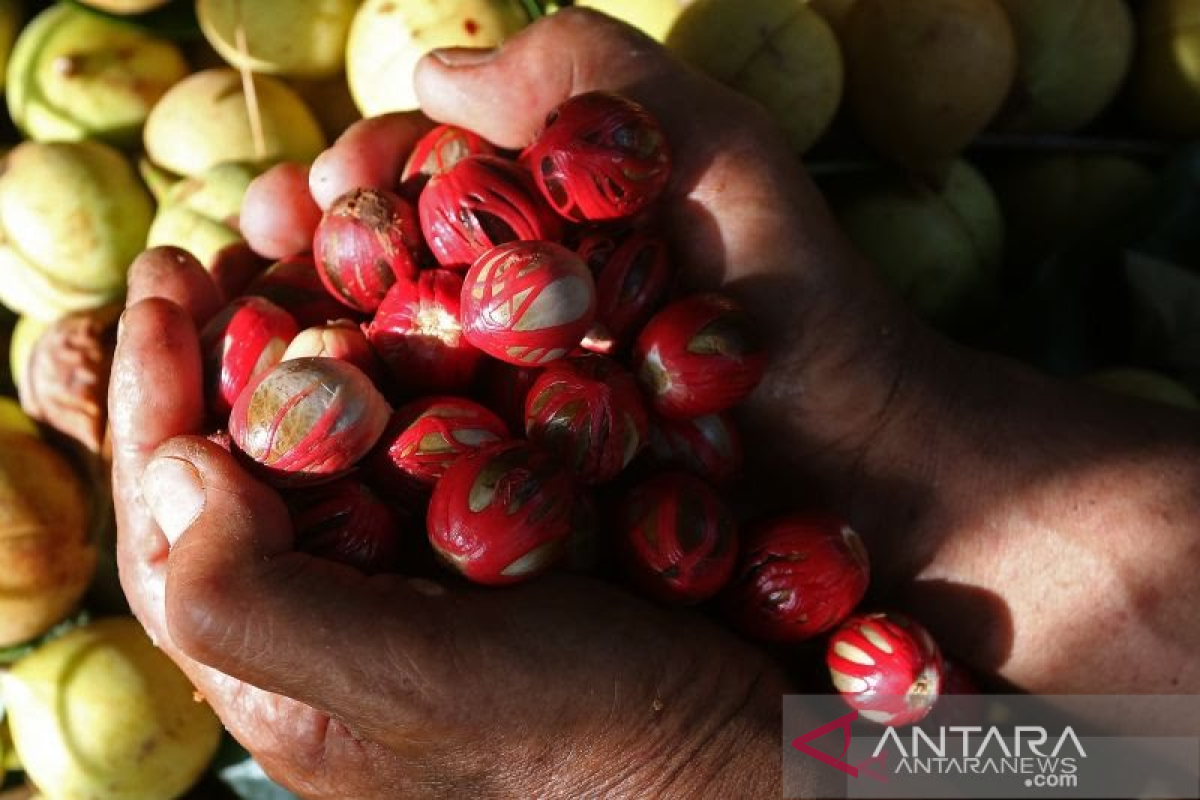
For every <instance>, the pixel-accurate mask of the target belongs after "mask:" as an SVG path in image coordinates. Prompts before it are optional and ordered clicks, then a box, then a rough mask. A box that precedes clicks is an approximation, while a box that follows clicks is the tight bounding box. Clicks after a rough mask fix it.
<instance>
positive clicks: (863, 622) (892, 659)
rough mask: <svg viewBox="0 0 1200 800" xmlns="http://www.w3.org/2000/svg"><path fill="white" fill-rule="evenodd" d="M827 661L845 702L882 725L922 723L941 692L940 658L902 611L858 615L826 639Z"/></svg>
mask: <svg viewBox="0 0 1200 800" xmlns="http://www.w3.org/2000/svg"><path fill="white" fill-rule="evenodd" d="M825 662H826V664H827V665H828V667H829V674H830V676H831V677H832V678H833V685H834V686H836V687H837V690H838V691H839V692H840V693H841V695H842V698H843V699H844V700H845V701H846V703H847V704H848V705H849V706H850V707H851V708H854V709H856V710H857V711H858V713H859V714H860V715H861V716H863V717H865V718H866V719H869V720H871V721H872V722H878V723H879V724H880V725H888V726H900V725H911V724H913V723H916V722H920V721H921V720H922V719H924V718H925V716H926V715H927V714H928V713H929V712H930V711H931V710H932V709H933V706H934V704H935V703H937V699H938V696H939V695H940V694H941V692H942V656H941V653H940V652H939V651H938V647H937V644H936V643H935V642H934V641H933V637H932V636H930V635H929V632H928V631H927V630H925V628H923V627H921V625H919V624H918V623H917V622H916V621H914V620H912V619H910V618H909V617H906V616H904V615H902V614H896V613H890V612H889V613H876V614H859V615H855V616H853V617H851V618H850V619H848V620H846V621H845V622H843V623H842V625H841V627H839V628H838V629H837V630H836V631H835V632H834V633H833V635H832V636H831V637H830V638H829V646H828V649H827V650H826V653H825Z"/></svg>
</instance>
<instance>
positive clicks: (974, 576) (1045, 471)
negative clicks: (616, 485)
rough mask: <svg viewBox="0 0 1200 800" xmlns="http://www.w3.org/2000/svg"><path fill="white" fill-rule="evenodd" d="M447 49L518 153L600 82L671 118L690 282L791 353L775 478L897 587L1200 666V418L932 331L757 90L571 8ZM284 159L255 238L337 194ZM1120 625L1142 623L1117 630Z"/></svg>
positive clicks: (1125, 675)
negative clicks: (846, 530)
mask: <svg viewBox="0 0 1200 800" xmlns="http://www.w3.org/2000/svg"><path fill="white" fill-rule="evenodd" d="M445 60H446V61H448V62H449V63H443V61H441V60H438V59H434V58H430V59H426V60H425V61H424V62H423V63H422V64H421V65H420V67H419V71H418V75H417V78H418V89H419V90H420V93H421V96H422V99H423V101H424V105H425V109H426V112H427V113H428V114H429V115H430V116H432V117H433V118H434V119H436V120H439V121H445V122H452V123H456V124H459V125H463V126H465V127H469V128H471V129H473V130H476V131H478V132H480V133H482V134H483V135H484V136H486V137H487V138H490V139H492V140H493V141H495V142H496V143H498V144H501V145H505V146H508V147H521V146H524V145H525V144H527V143H528V142H529V140H530V139H531V137H532V136H533V135H534V133H535V131H536V130H537V129H538V127H539V126H540V124H541V121H542V119H543V117H544V115H545V113H546V112H547V111H549V110H550V109H551V108H552V107H553V106H554V105H555V104H557V103H558V102H559V101H561V100H562V99H564V98H565V97H566V96H568V95H570V94H573V93H577V92H582V91H586V90H589V89H597V88H605V89H614V90H617V91H621V92H623V93H625V94H627V95H629V96H631V97H633V98H634V99H636V100H639V101H641V102H642V103H643V104H645V105H646V106H647V107H648V108H649V109H650V110H651V111H652V112H653V113H654V114H655V116H656V117H658V118H659V120H660V121H661V122H662V123H663V125H664V127H665V129H666V132H667V135H668V138H669V140H670V142H671V144H672V146H673V151H674V156H675V159H674V174H673V178H672V181H671V184H670V186H669V187H668V190H667V196H666V198H665V201H664V210H665V213H666V218H665V224H666V228H667V232H668V234H669V235H670V237H671V239H672V244H673V250H674V252H675V254H676V255H677V256H678V259H679V267H680V268H681V270H682V272H683V275H684V278H685V279H686V281H687V282H688V283H690V284H691V287H692V288H711V287H715V286H721V287H722V288H723V290H724V291H727V292H729V293H731V294H733V295H735V296H736V297H738V298H739V299H740V300H741V301H742V302H743V304H744V305H745V306H746V307H747V309H748V310H749V311H750V313H751V314H752V315H753V316H754V317H755V318H756V320H757V321H758V322H759V324H760V326H761V329H762V331H763V332H764V334H765V335H766V337H767V339H768V342H769V344H770V346H771V366H770V368H769V370H768V373H767V376H766V378H765V379H764V381H763V383H762V384H761V385H760V387H759V389H758V391H756V392H755V394H754V395H753V396H752V397H751V398H750V400H749V401H748V402H747V403H745V404H744V406H743V411H744V413H743V414H742V416H741V422H742V425H743V430H744V432H745V433H746V435H747V439H748V448H747V450H748V453H749V454H750V455H751V460H752V462H753V463H752V466H751V468H752V469H753V470H754V471H753V475H754V483H755V484H756V485H758V486H769V484H771V483H776V484H784V485H785V486H786V492H785V493H778V492H771V491H767V492H766V495H767V497H768V498H769V497H770V496H771V495H772V494H774V495H775V496H783V497H786V498H788V500H789V502H790V501H792V500H794V499H795V498H796V497H797V495H799V494H803V493H805V492H807V491H809V490H810V489H811V490H813V493H814V494H815V495H816V496H817V499H819V501H821V502H829V503H831V504H833V505H834V506H835V507H836V508H837V509H838V510H839V511H841V512H842V513H843V515H844V516H846V517H847V518H848V519H849V520H850V522H851V524H852V525H854V527H855V528H856V529H857V530H859V532H860V533H861V534H862V535H863V537H864V539H865V540H866V542H867V544H868V548H869V549H870V551H871V554H872V573H873V576H872V582H873V591H874V592H876V595H875V596H876V597H885V596H887V595H886V591H887V590H888V589H893V588H894V589H897V590H898V592H899V594H893V595H891V596H890V597H889V599H890V600H891V601H894V602H896V603H897V604H902V605H903V604H907V605H910V606H911V608H912V609H913V610H915V611H916V612H917V615H918V616H919V617H920V618H921V619H922V620H924V621H925V622H927V623H928V624H929V625H930V627H931V628H932V630H933V631H934V633H935V635H937V637H938V638H939V640H940V641H941V642H943V644H945V645H947V646H948V648H949V649H950V650H951V651H953V652H955V654H956V655H958V656H960V657H962V658H964V659H965V660H966V661H967V662H968V663H971V664H972V665H973V666H975V667H977V668H982V669H986V670H994V671H998V672H1000V673H1001V675H1003V676H1004V677H1006V678H1007V679H1009V680H1011V681H1013V682H1014V683H1016V684H1018V685H1021V686H1023V687H1025V688H1028V689H1030V690H1033V691H1050V692H1070V691H1076V692H1096V691H1118V690H1125V691H1144V690H1147V689H1155V690H1160V691H1168V690H1178V689H1179V688H1180V687H1192V688H1194V687H1196V686H1198V685H1200V670H1197V668H1196V667H1195V664H1197V663H1200V662H1198V660H1197V659H1196V658H1195V654H1196V652H1197V649H1196V648H1197V644H1196V643H1197V642H1200V626H1197V624H1196V617H1195V615H1191V616H1188V614H1189V610H1190V609H1191V608H1193V607H1194V605H1195V604H1194V602H1190V601H1186V600H1184V599H1186V598H1194V597H1196V594H1197V589H1196V587H1195V582H1194V580H1192V579H1191V577H1190V576H1191V575H1192V574H1193V573H1194V571H1195V567H1196V553H1197V552H1198V551H1197V545H1196V530H1197V528H1196V525H1195V520H1196V519H1197V513H1200V512H1198V511H1197V509H1196V504H1197V502H1198V498H1200V493H1197V492H1196V490H1195V486H1196V485H1198V481H1200V476H1197V471H1198V468H1197V466H1196V465H1197V464H1200V459H1198V458H1197V455H1196V454H1197V448H1198V447H1200V444H1198V440H1197V432H1196V430H1195V426H1194V424H1189V423H1188V422H1187V420H1186V419H1182V418H1180V416H1179V415H1178V414H1171V413H1170V412H1168V411H1161V410H1160V411H1155V410H1154V409H1150V408H1139V407H1131V406H1129V405H1128V404H1122V403H1121V402H1119V401H1116V400H1114V399H1112V398H1111V397H1105V396H1102V395H1098V394H1097V393H1095V392H1088V391H1087V390H1085V389H1079V388H1076V387H1072V386H1070V385H1068V384H1065V383H1060V382H1055V381H1051V380H1048V379H1046V378H1045V377H1044V376H1039V375H1036V374H1034V373H1033V372H1032V371H1030V370H1028V369H1025V368H1022V367H1020V366H1019V365H1014V364H1012V363H1010V362H1006V361H1004V360H1002V359H997V358H995V357H991V356H986V355H983V354H980V353H974V352H970V351H967V350H965V349H963V348H960V347H958V346H956V345H954V344H952V343H951V342H949V341H947V340H945V339H942V338H940V337H938V336H937V335H936V334H933V333H932V332H930V331H929V330H928V329H926V328H924V327H923V326H922V325H921V324H920V323H918V322H917V321H916V320H915V319H914V318H913V317H912V316H911V315H910V314H908V313H907V312H906V311H904V310H903V309H901V308H900V307H899V306H898V305H897V303H896V302H895V301H894V300H893V299H892V298H891V297H890V296H889V295H888V293H887V292H886V291H885V290H884V289H883V288H882V285H881V284H880V282H879V281H878V280H877V279H876V276H875V275H874V273H873V269H872V267H871V266H870V265H868V264H866V263H865V262H864V261H863V260H862V258H861V257H860V256H858V255H857V254H856V253H855V252H853V250H852V249H851V248H850V247H848V246H847V245H846V243H845V242H844V240H843V238H842V237H841V235H840V234H839V232H838V231H837V228H836V226H835V225H834V224H833V223H832V221H831V219H830V217H829V214H828V212H827V210H826V208H825V206H824V204H823V203H822V201H821V199H820V198H819V196H818V194H817V192H816V191H815V190H814V188H813V185H812V184H811V182H810V181H809V180H808V178H807V177H806V176H805V174H804V173H803V170H802V168H801V167H800V165H799V164H798V162H797V161H796V159H795V158H794V157H793V155H792V154H791V153H789V152H788V151H787V149H786V147H785V146H784V144H783V142H782V140H781V138H780V137H779V135H778V134H777V133H776V132H775V131H774V129H773V128H772V127H771V125H770V124H769V123H768V122H767V121H766V119H765V117H764V116H763V114H762V112H761V111H760V110H759V109H758V108H757V107H755V106H754V105H753V104H752V103H750V102H749V101H747V100H746V99H745V98H742V97H740V96H738V95H736V94H734V93H732V92H731V91H729V90H726V89H723V88H721V87H719V86H717V85H715V84H713V83H711V82H709V81H707V80H706V79H705V78H703V77H701V76H699V75H697V74H695V73H691V72H687V71H684V70H681V69H680V67H679V66H678V65H677V64H675V63H673V62H672V61H670V60H669V59H666V58H664V57H663V54H662V52H661V51H660V50H659V49H658V48H656V47H654V46H653V45H652V44H651V43H649V42H648V41H646V40H644V39H640V38H638V37H635V36H632V35H631V34H630V33H629V32H628V31H627V30H624V29H620V28H617V27H615V26H614V25H613V23H611V22H607V21H604V20H602V19H600V18H597V17H595V16H592V15H588V14H586V13H584V12H582V11H580V10H571V11H569V12H568V13H564V14H556V15H555V16H554V17H552V18H550V19H548V20H546V21H544V22H542V23H540V24H539V25H537V26H534V28H533V29H532V30H531V31H530V32H529V33H528V34H527V35H525V36H522V37H519V38H518V39H516V40H514V41H512V42H510V43H509V44H508V45H507V46H505V47H504V48H503V49H502V50H501V51H500V52H499V54H498V55H485V54H480V53H471V52H469V51H468V52H460V53H457V54H455V53H449V54H445ZM404 119H406V118H396V117H390V118H381V119H378V120H371V121H367V122H365V123H362V124H361V125H360V126H359V127H358V128H356V129H354V130H352V131H351V132H349V133H348V134H347V135H346V136H344V137H343V138H342V139H341V140H340V141H339V142H338V143H337V144H335V145H334V147H333V148H331V149H330V150H329V151H328V152H327V153H326V154H325V155H324V156H322V158H321V159H319V160H318V161H317V163H316V164H315V165H314V167H313V169H312V171H311V175H310V176H309V177H310V179H311V184H312V188H313V196H314V197H315V198H316V200H317V201H318V202H319V203H320V204H322V205H327V204H328V203H329V202H330V201H331V200H332V199H333V198H334V197H336V196H337V195H338V194H340V193H341V192H343V191H345V190H347V189H349V188H351V187H353V186H355V185H360V184H361V185H373V186H387V185H391V183H393V182H394V180H395V176H396V175H397V173H398V171H399V169H400V166H401V164H402V160H403V157H404V153H405V150H406V147H407V143H408V142H409V141H410V139H408V138H405V137H403V136H397V135H395V134H393V133H392V132H391V129H392V128H393V127H400V128H403V127H404V126H406V125H413V124H416V123H414V122H412V121H411V118H407V119H409V121H408V122H404V121H402V120H404ZM285 170H286V168H285ZM282 174H283V171H280V172H277V173H276V174H275V175H273V176H268V177H267V178H265V179H264V180H262V181H261V182H260V183H259V184H257V185H256V186H255V187H252V191H251V193H250V194H249V195H248V197H247V216H246V218H245V220H244V221H245V222H247V223H248V224H249V225H250V230H248V235H251V238H252V240H256V241H258V242H261V243H262V245H263V247H268V246H282V245H283V244H286V243H288V242H290V243H291V244H290V245H289V246H291V247H302V246H307V241H308V237H309V235H310V234H311V229H312V226H313V225H315V224H316V223H315V220H316V216H317V214H316V211H317V209H316V208H315V207H311V206H310V207H308V208H307V209H306V210H305V212H304V213H301V214H297V213H282V214H280V213H271V212H269V211H267V209H270V208H275V209H277V210H278V209H284V210H286V208H287V205H286V198H287V197H288V196H294V193H291V194H289V193H280V192H279V191H278V187H279V186H280V185H281V181H280V176H281V175H282ZM297 175H298V173H296V171H295V170H294V169H293V170H292V178H291V180H292V181H293V182H295V181H297V180H298V178H297ZM299 185H300V188H301V189H302V188H303V183H302V181H301V182H300V184H299ZM273 186H274V187H275V188H272V187H273ZM288 237H290V239H289V238H288ZM275 255H283V253H282V252H277V253H275ZM1050 443H1052V444H1050ZM1113 487H1121V490H1120V491H1113ZM1146 542H1154V543H1155V546H1154V547H1146V546H1145V543H1146ZM1101 597H1102V598H1104V601H1103V602H1099V601H1098V600H1097V598H1101ZM1156 598H1177V601H1176V602H1160V601H1159V600H1158V599H1156ZM1178 598H1184V599H1178ZM1114 621H1119V630H1120V632H1121V633H1120V636H1115V635H1114V636H1113V637H1112V642H1113V643H1110V645H1109V646H1108V647H1105V648H1096V647H1093V646H1091V643H1090V641H1089V637H1090V636H1091V632H1092V631H1094V630H1097V629H1105V630H1113V631H1115V630H1116V629H1115V628H1112V626H1113V624H1114ZM1117 641H1120V642H1121V643H1122V644H1121V645H1120V646H1117V645H1116V644H1115V642H1117Z"/></svg>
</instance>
